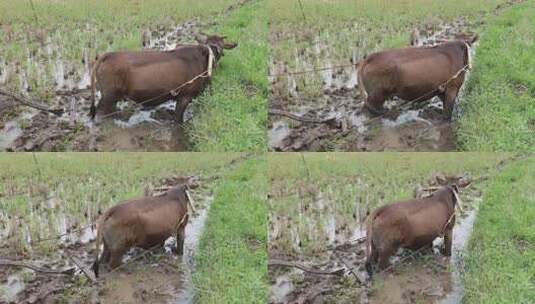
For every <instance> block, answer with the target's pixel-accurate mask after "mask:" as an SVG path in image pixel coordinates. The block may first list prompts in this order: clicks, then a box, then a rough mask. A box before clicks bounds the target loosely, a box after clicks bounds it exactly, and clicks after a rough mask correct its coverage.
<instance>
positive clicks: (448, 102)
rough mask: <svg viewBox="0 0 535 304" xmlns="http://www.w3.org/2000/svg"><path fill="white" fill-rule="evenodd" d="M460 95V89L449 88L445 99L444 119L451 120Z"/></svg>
mask: <svg viewBox="0 0 535 304" xmlns="http://www.w3.org/2000/svg"><path fill="white" fill-rule="evenodd" d="M458 94H459V89H458V88H455V87H448V88H447V89H446V93H445V94H444V99H443V108H444V117H445V118H446V119H447V120H451V116H452V114H453V107H454V106H455V100H456V99H457V95H458Z"/></svg>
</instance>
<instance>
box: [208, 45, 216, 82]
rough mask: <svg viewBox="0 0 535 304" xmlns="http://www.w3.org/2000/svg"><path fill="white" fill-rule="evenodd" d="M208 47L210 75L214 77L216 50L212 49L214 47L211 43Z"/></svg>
mask: <svg viewBox="0 0 535 304" xmlns="http://www.w3.org/2000/svg"><path fill="white" fill-rule="evenodd" d="M206 47H207V48H208V69H207V71H208V77H212V69H213V64H214V52H213V51H212V48H211V47H210V46H209V45H206Z"/></svg>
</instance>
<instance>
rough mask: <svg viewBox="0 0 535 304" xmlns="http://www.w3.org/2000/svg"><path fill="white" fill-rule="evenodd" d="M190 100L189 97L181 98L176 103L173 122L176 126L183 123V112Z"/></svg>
mask: <svg viewBox="0 0 535 304" xmlns="http://www.w3.org/2000/svg"><path fill="white" fill-rule="evenodd" d="M191 99H192V98H191V97H190V96H182V97H180V98H179V99H178V100H177V101H176V107H175V121H176V122H177V123H178V124H182V123H183V122H184V112H185V111H186V108H187V107H188V105H189V103H190V102H191Z"/></svg>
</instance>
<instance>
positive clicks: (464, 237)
mask: <svg viewBox="0 0 535 304" xmlns="http://www.w3.org/2000/svg"><path fill="white" fill-rule="evenodd" d="M476 215H477V209H476V210H471V211H470V212H469V213H468V215H467V216H466V217H465V218H463V219H462V220H461V221H460V222H458V223H456V226H455V229H454V230H453V245H452V246H453V252H452V256H451V260H450V263H451V266H452V269H453V273H452V284H453V286H452V289H451V292H449V293H448V294H447V295H446V298H445V299H443V300H442V301H441V303H443V304H459V303H461V300H462V298H463V286H462V282H461V274H462V270H463V266H462V261H463V254H464V250H465V248H466V245H467V242H468V240H469V238H470V234H471V233H472V227H473V226H474V221H475V219H476Z"/></svg>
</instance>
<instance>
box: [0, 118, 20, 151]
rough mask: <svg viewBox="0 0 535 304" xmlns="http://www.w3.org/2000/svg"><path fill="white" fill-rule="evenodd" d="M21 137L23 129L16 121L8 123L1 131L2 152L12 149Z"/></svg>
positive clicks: (0, 148) (0, 146)
mask: <svg viewBox="0 0 535 304" xmlns="http://www.w3.org/2000/svg"><path fill="white" fill-rule="evenodd" d="M20 135H22V129H21V128H20V127H19V125H18V123H17V122H16V121H14V120H11V121H8V122H6V123H5V124H4V128H3V129H2V130H0V151H4V150H6V149H8V148H9V147H11V145H12V144H13V142H15V140H16V139H17V138H18V137H19V136H20Z"/></svg>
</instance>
